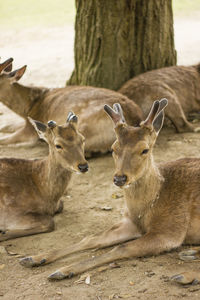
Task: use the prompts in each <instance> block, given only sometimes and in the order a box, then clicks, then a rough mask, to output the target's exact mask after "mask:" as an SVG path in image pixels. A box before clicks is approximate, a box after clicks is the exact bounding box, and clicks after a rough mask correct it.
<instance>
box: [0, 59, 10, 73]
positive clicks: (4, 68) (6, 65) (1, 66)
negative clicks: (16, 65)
mask: <svg viewBox="0 0 200 300" xmlns="http://www.w3.org/2000/svg"><path fill="white" fill-rule="evenodd" d="M12 62H13V58H9V59H7V60H6V61H4V62H3V63H2V64H0V73H1V72H2V71H6V72H10V71H11V70H10V71H8V70H7V68H8V69H9V66H10V64H11V65H12Z"/></svg>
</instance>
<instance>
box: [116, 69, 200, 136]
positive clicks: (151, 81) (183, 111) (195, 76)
mask: <svg viewBox="0 0 200 300" xmlns="http://www.w3.org/2000/svg"><path fill="white" fill-rule="evenodd" d="M118 92H120V93H122V94H123V95H126V96H127V97H128V98H129V99H132V100H134V102H135V103H136V104H138V106H139V107H140V108H141V109H142V111H143V113H144V115H146V114H147V112H148V110H149V107H151V105H152V101H153V100H155V99H160V98H163V97H166V98H167V99H168V103H169V104H168V107H167V109H166V111H165V114H166V117H167V118H168V119H170V120H171V122H172V123H173V124H174V126H175V128H176V130H177V131H178V132H187V131H194V130H195V127H194V125H193V124H191V123H190V122H188V120H187V118H188V117H189V116H190V115H193V113H194V112H197V113H199V111H200V64H199V65H195V66H188V67H184V66H172V67H167V68H162V69H157V70H153V71H149V72H146V73H144V74H141V75H138V76H136V77H134V78H132V79H130V80H128V81H127V82H126V83H125V84H124V85H123V86H122V87H121V88H120V89H119V91H118ZM198 118H199V116H198Z"/></svg>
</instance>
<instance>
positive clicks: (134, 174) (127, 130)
mask: <svg viewBox="0 0 200 300" xmlns="http://www.w3.org/2000/svg"><path fill="white" fill-rule="evenodd" d="M167 103H168V102H167V99H165V98H163V99H161V100H160V101H158V100H156V101H154V103H153V105H152V107H151V110H150V112H149V114H148V116H147V118H146V119H144V120H143V121H141V123H140V124H139V125H138V126H137V127H136V126H130V125H128V124H127V122H126V120H125V117H124V115H123V110H122V108H121V106H120V104H119V103H118V104H114V105H113V108H111V107H110V106H109V105H105V106H104V110H105V112H106V113H107V114H108V116H109V117H110V118H111V120H112V121H113V124H114V130H115V134H116V141H115V142H114V144H113V145H112V150H113V158H114V162H115V174H114V177H113V182H114V184H115V185H116V186H118V187H119V188H121V189H123V192H124V196H125V211H124V216H123V218H122V219H121V220H120V221H119V222H118V223H117V224H115V225H114V226H113V227H112V228H110V229H108V230H106V231H104V232H102V233H100V234H96V235H93V236H88V237H86V238H84V239H83V240H81V241H80V242H78V243H77V244H74V245H72V246H69V247H66V248H65V249H57V250H52V251H47V252H44V253H39V254H37V255H33V256H26V257H24V258H22V259H21V260H20V264H21V265H22V266H25V267H34V266H41V265H45V264H49V263H52V262H54V261H55V260H57V259H60V258H63V257H65V256H68V255H70V254H72V253H77V252H79V251H83V250H88V249H93V248H94V249H96V248H97V249H100V248H107V247H111V246H115V247H114V248H113V249H112V250H110V251H109V252H106V253H104V254H102V255H99V256H96V257H93V258H91V259H88V260H85V261H78V262H76V263H72V264H70V265H67V266H63V267H61V268H60V269H58V270H57V271H55V272H53V273H52V274H50V275H49V277H48V278H49V279H50V280H61V279H64V278H71V277H72V276H74V275H77V274H80V273H82V272H85V271H87V270H90V269H93V268H96V267H99V266H101V265H104V264H107V263H111V262H113V261H116V260H124V259H130V258H137V257H143V256H151V255H159V254H160V253H163V252H167V251H171V250H173V249H176V248H178V247H180V246H181V245H182V244H185V243H186V244H199V243H200V210H199V207H200V185H199V178H200V159H199V158H183V159H179V160H175V161H171V162H166V163H162V164H159V165H157V164H156V163H155V162H154V158H153V147H154V145H155V142H156V139H157V137H158V134H159V132H160V130H161V128H162V125H163V121H164V109H165V107H166V106H167ZM93 255H94V253H93Z"/></svg>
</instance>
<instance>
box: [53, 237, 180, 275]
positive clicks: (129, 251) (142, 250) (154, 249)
mask: <svg viewBox="0 0 200 300" xmlns="http://www.w3.org/2000/svg"><path fill="white" fill-rule="evenodd" d="M181 243H182V241H181V240H180V239H179V241H178V239H174V241H172V240H169V239H168V238H166V237H162V236H158V235H154V234H146V235H145V236H143V237H141V238H139V239H137V240H135V241H131V242H129V243H127V244H125V245H119V246H117V247H115V248H114V249H113V250H111V251H110V252H108V253H105V254H103V255H100V256H98V257H94V258H93V259H89V260H86V261H82V262H79V263H75V264H72V265H70V266H67V267H63V268H61V269H59V270H57V271H56V272H55V273H53V274H51V275H50V276H49V279H52V280H54V279H56V280H59V279H63V278H71V277H72V276H74V275H77V274H80V273H83V272H85V271H87V270H90V269H93V268H95V267H99V266H101V265H104V264H107V263H110V262H113V261H115V260H121V259H125V258H131V257H141V256H148V255H157V254H159V253H161V252H164V251H169V250H171V249H173V248H175V247H178V246H180V244H181Z"/></svg>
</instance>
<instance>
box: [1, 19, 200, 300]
mask: <svg viewBox="0 0 200 300" xmlns="http://www.w3.org/2000/svg"><path fill="white" fill-rule="evenodd" d="M197 23H198V22H197ZM179 24H180V23H179ZM183 24H185V23H184V22H183V23H182V24H180V28H181V30H183V27H182V26H183ZM186 26H187V24H186ZM195 26H196V25H195ZM62 30H63V31H62ZM62 30H61V29H59V30H58V29H55V28H54V29H47V30H40V31H38V32H37V31H36V29H31V30H25V31H23V32H15V34H13V32H7V33H5V32H4V33H3V35H2V37H1V41H0V47H1V52H2V53H1V54H2V57H5V58H7V57H9V56H13V57H14V58H15V61H16V67H19V66H21V65H23V64H28V66H29V68H28V69H29V71H28V72H27V76H25V78H24V82H25V83H35V84H36V83H37V85H47V86H51V87H52V86H61V85H64V82H65V78H67V76H68V75H70V73H71V70H72V68H73V61H72V60H73V51H72V47H71V46H72V43H73V29H72V28H69V27H66V28H63V29H62ZM191 40H192V41H193V39H192V38H191ZM52 41H53V42H52ZM177 41H178V40H177ZM68 43H69V44H70V43H71V46H69V44H68ZM179 43H180V40H179ZM67 45H68V46H69V48H67V47H68V46H67ZM180 45H182V49H183V47H184V45H185V46H186V48H187V47H188V46H187V39H186V41H184V42H183V41H182V44H179V46H180ZM194 47H198V48H197V49H199V41H198V40H195V41H194ZM24 49H25V51H24ZM67 49H68V50H69V51H68V55H67ZM187 49H189V48H187ZM195 49H196V48H195ZM47 50H48V55H47ZM190 50H191V48H190ZM195 51H196V50H195ZM195 53H196V52H195ZM29 55H30V56H31V58H30V57H29ZM189 56H190V57H191V60H189V61H188V57H189ZM189 56H187V55H186V54H185V56H184V55H183V56H182V58H181V59H182V62H181V63H185V64H190V63H191V64H192V63H194V62H197V61H198V55H196V56H195V54H193V53H191V52H190V55H189ZM184 57H185V60H184ZM0 109H1V111H3V112H4V108H3V106H2V107H0ZM5 116H7V117H6V118H7V121H8V124H11V123H12V122H13V121H14V120H16V117H14V115H11V114H9V113H8V112H7V113H6V115H5V114H3V115H0V120H2V122H3V119H2V118H4V122H5V121H6V118H5ZM16 121H17V122H18V124H20V122H21V120H20V119H17V120H16ZM0 123H1V121H0ZM199 137H200V135H199V134H198V133H196V134H194V133H187V134H175V133H174V131H173V130H172V129H168V130H166V129H164V130H163V131H162V132H161V135H160V137H159V139H158V142H157V144H156V147H155V151H154V153H155V158H156V161H157V162H160V161H168V160H171V159H175V158H180V157H185V156H190V157H193V156H196V157H199V156H200V153H199V148H200V138H199ZM47 152H48V149H47V148H46V146H45V145H44V144H41V145H40V146H38V147H36V148H30V147H26V148H25V147H23V146H17V147H13V146H9V147H0V156H15V157H27V158H28V157H42V156H43V155H46V154H47ZM89 164H90V172H89V173H88V174H85V175H79V176H78V175H74V177H73V179H72V182H71V184H70V187H69V189H68V193H67V194H66V195H64V197H63V200H64V212H63V213H61V214H60V215H57V216H56V217H55V222H56V230H55V231H53V232H51V233H46V234H40V235H35V236H30V237H24V238H19V239H15V240H11V241H6V242H3V243H1V245H0V299H5V300H12V299H14V300H15V299H20V300H21V299H28V300H36V299H37V300H39V299H57V300H58V299H70V300H73V299H77V300H85V299H93V300H95V299H96V300H104V299H149V300H150V299H152V298H154V299H159V300H160V299H161V300H162V299H163V300H165V299H170V300H174V299H179V298H184V299H200V286H199V285H197V286H186V287H182V286H178V285H176V284H174V283H171V282H170V281H169V276H171V275H173V274H176V273H179V272H182V271H185V270H186V269H189V270H190V269H193V268H194V269H199V266H198V264H197V263H195V262H194V263H186V262H182V261H180V260H179V259H178V250H177V251H173V252H171V253H168V254H163V255H160V256H158V257H150V258H141V259H131V260H128V261H123V262H119V263H118V264H119V268H114V269H112V268H111V267H109V266H108V268H107V269H106V270H104V271H102V269H97V270H93V271H89V272H87V273H89V274H90V275H91V282H90V284H86V283H85V282H82V283H77V282H76V281H77V280H78V279H79V276H77V277H75V278H72V279H70V280H63V281H61V282H49V281H48V280H47V276H48V275H49V274H50V273H52V272H53V271H55V270H56V269H58V268H59V267H60V266H63V265H67V264H69V263H71V262H73V261H76V260H78V259H86V258H88V257H91V256H94V255H99V254H101V253H103V252H106V251H108V250H107V249H106V250H101V251H97V252H91V251H86V252H84V253H79V254H76V255H72V256H70V257H68V258H64V259H62V260H59V261H57V262H55V263H53V264H51V265H47V266H44V267H41V268H34V269H26V268H23V267H22V266H20V265H19V263H18V259H19V257H20V256H23V255H28V254H36V253H38V252H40V251H45V250H46V249H52V248H62V247H66V246H67V245H70V244H72V243H74V242H76V241H79V240H80V239H81V238H83V237H85V236H86V235H89V234H92V233H96V232H100V231H101V230H104V229H107V228H108V227H110V226H111V225H113V224H114V223H116V222H117V221H118V220H119V219H120V217H121V215H122V214H123V194H122V191H121V190H120V189H118V188H117V187H115V186H114V185H113V184H112V175H113V171H114V165H113V160H112V157H111V156H110V155H106V156H102V157H99V158H95V159H90V160H89ZM113 194H114V195H117V196H118V197H117V198H116V199H115V197H113ZM104 206H109V207H111V208H112V209H111V210H108V211H106V210H103V209H102V208H103V207H104ZM5 249H7V252H5Z"/></svg>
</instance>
